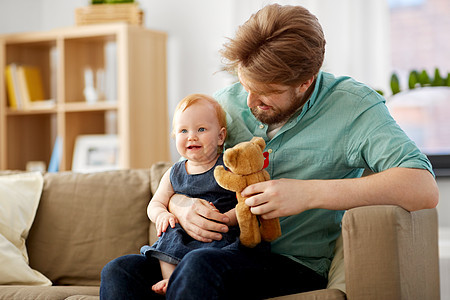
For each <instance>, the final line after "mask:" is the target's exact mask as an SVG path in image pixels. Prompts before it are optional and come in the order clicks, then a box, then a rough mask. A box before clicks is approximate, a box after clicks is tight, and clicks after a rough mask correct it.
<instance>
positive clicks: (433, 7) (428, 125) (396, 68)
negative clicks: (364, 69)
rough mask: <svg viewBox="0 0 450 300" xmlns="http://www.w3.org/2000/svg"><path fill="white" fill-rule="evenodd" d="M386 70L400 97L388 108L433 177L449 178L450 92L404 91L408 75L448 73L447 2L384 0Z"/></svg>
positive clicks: (449, 14) (447, 89)
mask: <svg viewBox="0 0 450 300" xmlns="http://www.w3.org/2000/svg"><path fill="white" fill-rule="evenodd" d="M388 1H389V7H390V26H391V30H390V32H391V39H390V40H391V66H392V72H395V73H396V74H397V75H398V78H399V81H400V89H401V90H402V91H403V92H402V93H399V94H396V95H394V96H393V97H390V98H389V100H388V107H389V109H390V110H391V113H392V115H393V117H394V118H395V119H396V120H397V122H398V123H399V124H400V126H401V127H402V128H403V129H404V130H405V132H406V133H407V134H408V135H409V137H410V138H411V139H412V140H414V141H415V142H416V144H417V145H418V146H419V148H420V149H421V150H422V151H423V152H424V153H425V154H427V155H428V157H429V158H430V160H431V161H432V164H433V167H434V168H435V172H436V174H437V175H450V87H442V88H430V87H425V88H416V89H414V90H409V87H408V78H409V74H410V72H411V71H413V70H417V71H418V72H422V71H423V70H425V71H426V72H427V74H428V75H429V77H430V78H431V79H433V78H434V77H435V70H436V68H438V70H439V74H440V76H441V77H443V78H446V77H447V76H449V75H448V74H449V72H450V57H449V53H450V33H449V31H448V28H450V1H448V0H388Z"/></svg>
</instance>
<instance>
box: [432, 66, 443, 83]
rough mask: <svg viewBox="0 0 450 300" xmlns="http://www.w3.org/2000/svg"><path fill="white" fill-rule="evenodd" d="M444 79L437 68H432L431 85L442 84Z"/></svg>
mask: <svg viewBox="0 0 450 300" xmlns="http://www.w3.org/2000/svg"><path fill="white" fill-rule="evenodd" d="M443 85H444V79H442V77H441V74H440V73H439V69H438V68H436V69H434V79H433V81H432V82H431V86H443Z"/></svg>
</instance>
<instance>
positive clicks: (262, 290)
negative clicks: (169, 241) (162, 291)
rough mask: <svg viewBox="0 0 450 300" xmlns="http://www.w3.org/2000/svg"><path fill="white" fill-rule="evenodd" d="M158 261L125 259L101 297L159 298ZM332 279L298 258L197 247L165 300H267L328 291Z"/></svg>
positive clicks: (112, 265)
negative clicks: (318, 290)
mask: <svg viewBox="0 0 450 300" xmlns="http://www.w3.org/2000/svg"><path fill="white" fill-rule="evenodd" d="M159 280H161V272H160V267H159V262H158V260H156V259H154V258H147V257H146V256H144V255H126V256H122V257H119V258H117V259H115V260H113V261H111V262H109V263H108V264H107V265H106V266H105V267H104V268H103V271H102V280H101V286H100V299H104V300H113V299H124V300H125V299H135V300H137V299H158V298H160V296H158V295H157V294H155V293H154V292H153V291H152V290H151V286H152V285H153V284H154V283H155V282H157V281H159ZM326 284H327V280H326V279H325V278H324V277H322V276H320V275H318V274H317V273H315V272H314V271H312V270H311V269H309V268H307V267H305V266H303V265H301V264H299V263H296V262H294V261H293V260H291V259H289V258H287V257H285V256H282V255H277V254H272V253H270V252H267V251H258V249H246V248H243V249H241V250H223V249H214V248H206V249H198V250H194V251H192V252H190V253H188V254H187V255H186V256H185V257H184V258H183V259H182V261H181V262H180V263H179V264H178V266H177V267H176V269H175V272H174V273H173V274H172V276H171V277H170V280H169V286H168V289H167V295H166V299H177V300H178V299H195V300H198V299H264V298H269V297H275V296H280V295H287V294H293V293H300V292H306V291H310V290H316V289H322V288H325V287H326Z"/></svg>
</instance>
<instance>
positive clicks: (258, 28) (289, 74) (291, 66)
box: [221, 4, 325, 86]
mask: <svg viewBox="0 0 450 300" xmlns="http://www.w3.org/2000/svg"><path fill="white" fill-rule="evenodd" d="M221 54H222V56H223V58H224V59H225V61H224V63H225V70H227V71H229V72H232V73H236V72H237V71H238V70H239V72H240V74H242V75H243V76H244V77H245V78H246V79H248V80H251V81H254V82H258V83H270V84H283V85H289V86H294V85H298V84H302V83H304V82H305V81H307V80H308V79H310V78H311V77H313V76H315V75H317V73H318V72H319V70H320V68H321V66H322V63H323V59H324V55H325V37H324V34H323V31H322V27H321V26H320V24H319V21H318V20H317V18H316V17H315V16H314V15H313V14H311V13H310V12H309V11H308V10H307V9H305V8H303V7H301V6H290V5H286V6H281V5H279V4H272V5H268V6H265V7H264V8H262V9H261V10H259V11H258V12H257V13H256V14H253V15H252V16H251V17H250V19H249V20H248V21H246V22H245V23H244V24H243V25H242V26H240V27H239V28H238V30H237V32H236V36H235V38H234V39H229V41H228V42H227V43H226V44H225V45H224V48H223V50H222V51H221Z"/></svg>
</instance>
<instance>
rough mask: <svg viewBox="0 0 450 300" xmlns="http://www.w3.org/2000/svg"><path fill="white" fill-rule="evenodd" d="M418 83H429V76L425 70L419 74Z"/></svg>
mask: <svg viewBox="0 0 450 300" xmlns="http://www.w3.org/2000/svg"><path fill="white" fill-rule="evenodd" d="M419 83H420V85H421V86H426V85H429V84H430V83H431V81H430V76H428V73H427V71H426V70H423V71H422V72H421V73H420V74H419Z"/></svg>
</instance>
